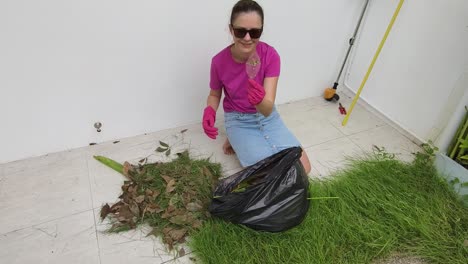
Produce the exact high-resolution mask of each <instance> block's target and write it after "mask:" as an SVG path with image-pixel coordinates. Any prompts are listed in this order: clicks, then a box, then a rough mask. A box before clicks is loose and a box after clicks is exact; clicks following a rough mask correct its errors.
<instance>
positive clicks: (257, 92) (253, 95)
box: [247, 79, 265, 105]
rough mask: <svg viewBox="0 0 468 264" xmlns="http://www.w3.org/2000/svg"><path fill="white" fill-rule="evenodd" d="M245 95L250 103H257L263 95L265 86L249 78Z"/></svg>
mask: <svg viewBox="0 0 468 264" xmlns="http://www.w3.org/2000/svg"><path fill="white" fill-rule="evenodd" d="M247 97H248V99H249V102H250V103H251V104H252V105H258V104H259V103H261V102H262V100H263V97H265V88H263V86H261V85H260V84H259V83H257V82H256V81H254V80H253V79H249V85H248V87H247Z"/></svg>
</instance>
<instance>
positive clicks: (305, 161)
mask: <svg viewBox="0 0 468 264" xmlns="http://www.w3.org/2000/svg"><path fill="white" fill-rule="evenodd" d="M301 163H302V166H304V169H305V172H306V174H309V172H310V170H311V169H312V168H311V166H310V161H309V157H308V156H307V153H306V152H305V150H302V156H301Z"/></svg>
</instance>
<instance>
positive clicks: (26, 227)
mask: <svg viewBox="0 0 468 264" xmlns="http://www.w3.org/2000/svg"><path fill="white" fill-rule="evenodd" d="M91 210H94V209H86V210H83V211H79V212H76V213H72V214H68V215H65V216H61V217H57V218H54V219H50V220H47V221H44V222H40V223H37V224H33V225H28V226H25V227H21V228H18V229H15V230H11V231H8V232H5V233H1V234H0V236H3V235H7V234H10V233H13V232H18V231H21V230H24V229H28V228H33V227H35V226H38V225H43V224H47V223H50V222H53V221H57V220H60V219H64V218H67V217H70V216H75V215H79V214H82V213H86V212H88V211H91Z"/></svg>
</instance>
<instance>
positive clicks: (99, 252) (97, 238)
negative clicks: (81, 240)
mask: <svg viewBox="0 0 468 264" xmlns="http://www.w3.org/2000/svg"><path fill="white" fill-rule="evenodd" d="M86 168H87V174H88V184H89V195H90V197H91V205H93V204H94V200H93V191H92V188H91V175H90V173H89V172H90V170H89V164H88V159H86ZM92 211H93V221H94V232H95V236H96V244H97V250H98V260H99V263H102V261H101V248H100V246H99V236H98V233H97V232H98V230H97V223H96V213H95V209H94V208H93V209H92Z"/></svg>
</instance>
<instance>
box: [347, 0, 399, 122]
mask: <svg viewBox="0 0 468 264" xmlns="http://www.w3.org/2000/svg"><path fill="white" fill-rule="evenodd" d="M403 2H405V0H400V3H398V6H397V8H396V10H395V12H394V13H393V17H392V20H391V21H390V24H388V27H387V31H385V35H384V37H383V38H382V41H380V45H379V48H378V49H377V52H376V53H375V55H374V58H373V59H372V62H371V64H370V65H369V69H367V73H366V75H365V76H364V79H363V80H362V82H361V86H360V87H359V90H358V91H357V93H356V96H354V99H353V102H352V103H351V106H350V107H349V110H348V113H347V114H346V116H345V118H344V119H343V122H342V125H343V126H345V125H346V124H347V123H348V119H349V116H350V115H351V112H353V109H354V105H356V102H357V100H358V98H359V95H360V94H361V91H362V88H364V85H365V84H366V82H367V79H368V78H369V75H370V73H371V71H372V69H373V68H374V64H375V61H376V60H377V58H378V57H379V54H380V51H381V50H382V47H383V45H384V44H385V41H386V40H387V37H388V34H389V33H390V30H391V29H392V27H393V23H395V20H396V18H397V16H398V13H399V12H400V9H401V6H402V5H403Z"/></svg>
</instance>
